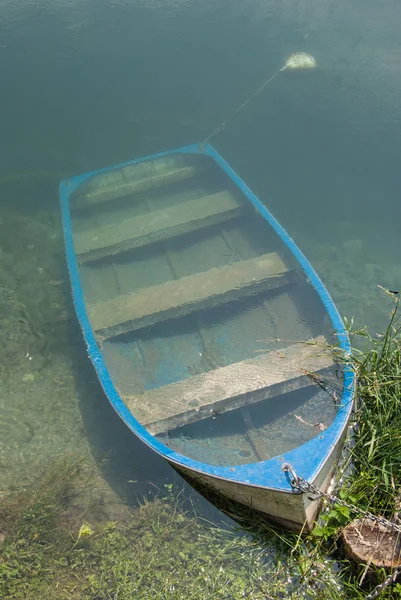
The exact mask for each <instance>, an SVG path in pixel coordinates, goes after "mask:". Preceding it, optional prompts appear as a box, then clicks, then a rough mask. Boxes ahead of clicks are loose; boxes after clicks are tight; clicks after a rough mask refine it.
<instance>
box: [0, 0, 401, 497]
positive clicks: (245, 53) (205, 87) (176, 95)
mask: <svg viewBox="0 0 401 600" xmlns="http://www.w3.org/2000/svg"><path fill="white" fill-rule="evenodd" d="M400 13H401V5H400V4H399V3H396V2H393V1H391V0H387V1H386V2H382V3H381V4H380V5H378V4H377V3H376V2H374V1H373V0H357V2H355V3H353V4H351V5H350V3H349V2H346V1H345V0H341V1H340V2H336V3H332V2H330V1H329V0H325V1H324V2H320V3H319V6H318V7H316V5H315V3H313V2H311V1H310V0H309V1H306V0H305V1H303V2H298V1H297V2H296V1H295V0H290V1H288V2H279V1H277V2H262V1H261V0H251V1H250V2H246V3H245V2H242V3H241V2H232V1H228V0H224V1H222V2H212V1H211V0H186V1H179V0H171V1H168V0H166V2H164V3H161V2H157V1H147V2H143V1H141V0H137V1H132V2H127V1H125V0H120V1H118V2H117V1H116V2H112V1H109V2H108V1H102V2H94V0H86V1H82V0H80V1H79V2H77V1H76V2H52V3H49V2H44V1H43V2H42V1H30V2H26V1H22V0H13V1H12V2H11V1H7V0H6V1H4V2H3V3H2V5H1V14H0V72H1V92H0V121H1V126H0V127H1V146H0V159H1V160H0V335H1V348H0V352H1V357H0V375H1V379H0V424H1V431H2V435H1V447H0V491H1V492H7V491H8V490H10V489H13V488H19V487H21V486H22V487H23V486H25V485H27V484H28V483H29V482H30V481H32V480H33V479H35V477H36V476H37V475H38V473H40V472H41V471H43V470H44V469H45V468H46V466H47V465H48V464H49V462H50V461H51V460H52V458H53V457H54V456H56V455H59V454H65V453H66V452H68V451H79V452H83V453H87V454H88V456H90V457H92V460H93V462H94V464H95V465H96V468H97V469H98V471H99V476H100V477H99V481H100V482H101V483H100V484H99V485H104V487H105V489H106V488H107V490H108V492H107V493H108V494H110V504H112V503H113V502H116V503H118V502H120V498H129V499H130V501H132V500H133V499H134V498H135V497H137V496H138V497H140V496H141V495H142V494H143V493H146V492H148V491H149V489H152V487H153V485H154V484H157V485H159V484H160V483H163V482H166V481H167V482H168V481H170V480H171V478H172V473H171V471H170V469H169V468H168V467H167V466H166V465H165V464H164V463H163V462H162V461H160V460H158V459H157V457H155V456H153V455H152V454H151V453H150V452H149V451H148V450H147V449H146V448H145V447H144V446H143V445H141V444H139V443H138V442H137V441H136V440H135V439H133V437H132V435H130V434H129V432H128V431H127V430H126V429H125V428H124V426H123V425H122V424H121V423H120V422H119V421H118V419H117V418H116V417H115V416H114V414H113V412H112V410H111V409H110V408H109V406H108V404H107V401H106V400H105V398H104V396H103V394H102V392H101V390H100V387H99V385H98V382H97V380H96V377H95V375H94V373H93V370H92V368H91V366H90V365H89V364H88V360H87V357H86V352H85V347H84V344H83V342H82V337H81V334H80V332H79V330H78V327H77V324H76V319H75V315H74V310H73V306H72V302H71V296H70V291H69V286H68V281H67V272H66V266H65V260H64V249H63V242H62V238H61V229H60V213H59V206H58V197H57V186H58V181H59V180H60V179H61V178H62V177H64V176H70V175H74V174H77V173H80V172H84V171H87V170H89V169H92V168H100V167H102V166H106V165H109V164H113V163H115V162H118V161H121V160H127V159H131V158H134V157H136V156H143V155H146V154H149V153H153V152H158V151H161V150H164V149H168V148H173V147H177V146H179V145H181V144H187V143H192V142H193V141H197V140H199V139H201V138H203V137H204V136H206V135H207V134H208V133H209V132H210V130H211V129H213V127H215V126H216V125H217V124H218V123H219V122H220V121H221V120H222V119H223V118H224V117H225V116H226V115H227V114H229V113H231V111H232V110H233V109H234V108H235V106H237V105H238V104H240V103H241V102H242V101H243V100H244V99H245V98H246V97H248V96H249V95H250V94H251V93H252V92H253V90H254V89H256V88H257V87H258V86H259V85H260V84H261V83H262V82H263V81H264V80H266V79H267V78H268V77H269V76H270V75H271V74H272V73H274V72H275V71H276V70H277V69H278V68H280V67H281V66H282V65H283V63H284V61H285V58H286V57H287V56H288V55H289V54H290V53H292V52H294V51H300V50H301V51H307V52H310V53H311V54H313V55H314V56H315V58H316V60H317V63H318V69H317V70H316V71H314V72H311V73H294V74H288V77H287V74H285V77H284V76H283V77H282V78H281V77H280V78H279V79H277V80H275V81H274V82H273V83H272V84H271V85H270V86H269V87H268V88H266V90H265V92H264V93H263V94H262V95H260V96H259V97H258V98H257V99H256V100H255V102H254V103H253V104H251V105H250V106H249V107H248V108H247V110H246V111H245V112H244V113H242V114H240V115H239V116H238V117H237V118H236V119H235V120H234V121H233V122H232V123H231V124H230V125H229V126H228V127H227V128H226V130H225V131H224V132H223V133H222V134H220V135H219V136H218V137H216V139H215V140H214V143H215V145H216V147H217V149H218V150H219V151H220V152H221V153H222V154H223V156H224V157H225V158H226V159H227V160H228V161H229V162H230V164H231V165H232V166H233V167H234V168H235V169H236V170H237V171H238V173H239V174H240V175H241V176H242V177H243V178H244V179H245V180H246V181H247V182H248V184H249V185H250V186H251V188H252V189H253V190H254V191H255V192H256V193H257V194H258V195H259V197H260V198H261V200H262V201H264V202H265V203H266V204H267V205H268V206H269V208H271V210H272V211H273V213H274V214H275V216H276V217H277V218H278V219H279V220H280V221H281V222H282V224H283V225H284V226H285V227H286V228H287V229H288V231H289V232H290V234H291V235H292V236H293V237H294V238H295V240H296V242H297V243H298V245H299V246H300V247H301V248H302V249H303V251H304V252H305V254H306V255H307V256H308V258H309V259H310V260H311V262H312V263H313V265H314V266H315V268H316V270H317V271H318V272H319V274H320V275H321V277H322V279H323V280H324V282H325V283H326V285H327V287H328V289H329V291H330V293H331V294H332V296H333V298H334V300H335V302H336V303H337V305H338V308H339V310H340V312H341V314H343V315H347V316H349V317H350V316H352V315H354V314H355V315H356V316H357V321H358V323H360V324H364V323H367V324H368V325H370V326H371V327H372V329H373V331H375V330H376V328H377V330H378V331H380V328H381V326H382V324H383V323H384V322H385V319H386V315H387V312H388V310H389V306H390V305H389V302H388V301H387V300H386V298H385V297H383V295H382V294H381V293H380V291H379V290H378V288H377V284H380V285H383V286H385V287H389V288H390V289H394V290H398V289H399V287H400V281H401V265H400V261H399V220H400V216H401V215H400V212H401V204H400V202H399V189H400V186H399V183H400V175H399V156H400V151H401V101H400V96H399V90H398V87H399V80H400V75H401V73H400V70H401V66H400V62H399V60H398V57H399V52H400V48H401V42H400V38H399V22H400V17H401V14H400ZM134 480H135V481H137V483H135V484H133V483H129V481H134ZM149 482H151V484H149Z"/></svg>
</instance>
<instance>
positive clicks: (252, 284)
mask: <svg viewBox="0 0 401 600" xmlns="http://www.w3.org/2000/svg"><path fill="white" fill-rule="evenodd" d="M291 275H292V273H291V272H290V271H288V269H287V267H286V265H285V264H284V262H283V261H282V259H281V258H280V257H279V256H278V254H276V253H275V252H273V253H271V254H265V255H263V256H258V257H256V258H252V259H250V260H243V261H238V262H235V263H233V264H231V265H229V266H224V267H218V268H214V269H210V270H209V271H206V272H202V273H196V274H194V275H188V276H186V277H181V278H180V279H176V280H174V281H168V282H167V283H163V284H161V285H155V286H153V287H150V288H145V289H142V290H139V291H138V292H134V293H132V294H125V295H122V296H119V297H117V298H113V299H112V300H105V301H103V302H97V303H95V304H92V305H91V304H89V305H88V306H87V311H88V316H89V320H90V322H91V324H92V327H93V328H94V329H95V331H96V334H97V335H98V337H99V338H101V339H105V338H108V337H112V336H115V335H119V334H122V333H127V332H129V331H135V330H136V329H140V328H141V327H146V326H149V325H154V324H155V323H159V322H161V321H166V320H167V319H170V318H177V317H181V316H184V315H187V314H190V313H192V312H194V311H198V310H202V309H206V308H212V307H213V306H217V305H219V304H222V303H223V302H229V301H231V300H236V299H238V298H242V297H245V296H247V295H250V294H254V293H255V292H258V291H262V290H266V289H274V288H277V287H280V286H282V285H285V284H286V283H289V282H290V281H291Z"/></svg>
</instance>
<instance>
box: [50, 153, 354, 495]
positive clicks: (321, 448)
mask: <svg viewBox="0 0 401 600" xmlns="http://www.w3.org/2000/svg"><path fill="white" fill-rule="evenodd" d="M177 153H181V154H204V155H206V156H210V157H211V158H212V159H213V160H214V161H215V162H216V163H217V164H218V165H219V167H220V168H221V169H222V170H223V171H224V172H225V173H226V174H227V175H228V176H229V177H230V178H231V180H232V181H233V182H234V183H235V184H236V185H237V186H238V187H239V188H240V190H241V191H242V192H243V193H244V194H245V196H246V197H247V199H248V200H249V201H250V202H251V203H252V204H253V206H254V207H255V209H256V210H257V211H258V212H259V213H260V214H261V215H262V217H263V218H264V219H265V220H266V221H267V222H268V223H269V224H270V225H271V227H272V228H273V229H274V230H275V232H276V233H277V234H278V235H279V237H280V238H281V240H282V241H283V242H284V244H285V245H286V246H287V247H288V248H289V250H290V251H291V253H292V254H293V256H294V257H295V259H296V260H297V262H298V263H299V264H300V265H301V267H302V268H303V270H304V272H305V274H306V277H307V278H308V279H309V281H310V283H311V284H312V286H313V287H314V288H315V290H316V291H317V293H318V294H319V296H320V298H321V300H322V302H323V304H324V306H325V308H326V310H327V313H328V314H329V317H330V319H331V322H332V324H333V327H334V330H335V331H336V334H337V337H338V340H339V345H340V347H341V349H342V350H343V351H344V352H345V353H346V354H349V353H350V351H351V347H350V342H349V337H348V333H347V331H346V329H345V327H344V323H343V321H342V319H341V317H340V314H339V313H338V311H337V308H336V307H335V305H334V303H333V300H332V299H331V297H330V295H329V293H328V291H327V290H326V288H325V287H324V285H323V283H322V281H321V280H320V278H319V276H318V275H317V273H316V272H315V270H314V269H313V267H312V265H311V264H310V262H309V261H308V260H307V258H306V257H305V256H304V255H303V253H302V252H301V250H300V249H299V248H298V247H297V245H296V244H295V242H294V241H293V240H292V238H291V237H290V236H289V235H288V233H287V232H286V231H285V229H284V228H283V227H282V226H281V225H280V223H279V222H278V221H277V220H276V219H275V218H274V217H273V215H272V214H271V212H270V211H269V210H268V209H267V208H266V207H265V206H264V205H263V204H262V203H261V202H260V200H259V199H258V198H257V197H256V196H255V194H254V193H253V192H252V191H251V190H250V189H249V187H248V186H247V185H246V184H245V183H244V181H242V179H241V178H240V177H239V176H238V175H237V174H236V173H235V171H234V170H233V169H232V168H231V167H230V166H229V164H228V163H227V162H226V161H225V160H224V159H223V158H222V157H221V156H220V154H219V153H218V152H217V151H216V150H215V149H214V148H213V146H211V145H210V144H207V145H205V146H201V145H200V144H192V145H190V146H184V147H181V148H177V149H175V150H167V151H166V152H160V153H158V154H153V155H151V156H146V157H142V158H138V159H134V160H130V161H127V162H124V163H120V164H117V165H114V166H112V167H106V168H103V169H99V170H97V171H91V172H88V173H85V174H82V175H78V176H76V177H72V178H70V179H68V180H66V181H62V182H61V184H60V201H61V210H62V221H63V230H64V238H65V247H66V257H67V264H68V270H69V276H70V281H71V287H72V292H73V300H74V305H75V311H76V314H77V317H78V320H79V323H80V325H81V329H82V332H83V335H84V339H85V342H86V345H87V349H88V354H89V357H90V359H91V361H92V363H93V365H94V367H95V369H96V373H97V375H98V377H99V380H100V383H101V385H102V387H103V390H104V392H105V394H106V396H107V397H108V399H109V401H110V403H111V405H112V407H113V408H114V410H115V411H116V412H117V414H118V415H119V416H120V417H121V419H122V420H123V421H124V422H125V423H126V425H127V426H128V427H129V428H130V429H131V430H132V431H133V432H134V433H135V434H136V435H137V436H138V437H139V438H140V439H141V440H142V441H143V442H144V443H145V444H147V445H148V446H149V447H150V448H152V449H153V450H154V451H156V452H157V453H158V454H160V455H161V456H163V457H164V458H165V459H166V460H168V461H170V462H172V463H174V464H176V465H177V466H180V465H182V466H183V467H186V468H187V469H190V470H192V471H196V472H200V473H204V474H205V475H210V476H212V477H217V478H221V479H226V480H230V481H233V482H238V483H239V484H240V483H242V484H247V485H249V486H256V487H262V488H265V489H272V490H277V491H281V492H287V493H297V492H294V490H293V488H292V487H291V485H290V478H289V477H288V474H285V473H283V471H282V470H281V467H282V465H283V463H284V462H288V463H290V464H291V466H292V467H293V469H294V470H295V471H296V473H297V474H298V475H300V476H302V477H304V478H305V479H307V480H308V481H313V480H314V479H315V477H316V476H317V474H318V473H319V471H320V470H321V469H322V468H323V466H324V464H325V462H326V460H327V459H328V458H329V456H330V455H331V452H332V451H333V449H334V448H335V447H336V445H337V443H338V441H339V439H340V437H341V434H342V433H343V431H344V428H345V427H346V426H347V423H348V419H349V416H350V414H351V412H352V406H353V397H354V389H355V375H354V372H353V370H352V368H351V367H350V366H349V365H345V366H344V389H343V394H342V398H341V403H340V407H339V410H338V413H337V415H336V418H335V420H334V421H333V423H332V424H331V425H330V427H328V429H326V430H325V431H324V432H322V433H321V434H320V435H317V436H316V437H315V438H313V439H312V440H310V441H308V442H306V443H305V444H303V445H301V446H298V447H297V448H295V449H293V450H291V451H290V452H287V453H285V454H282V455H279V456H276V457H274V458H271V459H269V460H265V461H262V462H257V463H251V464H246V465H232V466H231V467H218V466H213V465H209V464H206V463H202V462H200V461H196V460H193V459H191V458H188V457H186V456H184V455H182V454H180V453H178V452H175V451H174V450H171V449H170V448H168V447H167V446H165V445H164V444H162V443H161V442H159V441H158V440H157V439H156V438H155V437H154V436H152V435H151V434H150V433H149V432H148V431H147V430H146V429H145V427H143V426H142V425H141V424H140V423H139V421H137V420H136V419H135V417H134V416H133V415H132V413H131V412H130V411H129V410H128V408H127V407H126V406H125V404H124V402H123V401H122V400H121V398H120V396H119V394H118V392H117V390H116V389H115V387H114V385H113V382H112V380H111V377H110V375H109V373H108V371H107V368H106V365H105V363H104V361H103V357H102V354H101V352H100V351H99V349H98V346H97V343H96V339H95V336H94V333H93V330H92V327H91V325H90V322H89V319H88V316H87V313H86V309H85V300H84V296H83V291H82V287H81V283H80V279H79V272H78V263H77V259H76V255H75V250H74V244H73V238H72V229H71V216H70V209H69V200H70V196H71V194H72V193H73V192H74V191H75V190H76V189H77V188H78V187H79V186H81V185H82V184H83V183H84V182H85V181H87V180H88V179H90V178H91V177H93V176H94V175H97V174H99V173H106V172H108V171H112V170H114V169H119V168H121V167H125V166H128V165H134V164H139V163H141V162H144V161H147V160H152V159H155V158H159V157H162V156H166V155H168V154H177Z"/></svg>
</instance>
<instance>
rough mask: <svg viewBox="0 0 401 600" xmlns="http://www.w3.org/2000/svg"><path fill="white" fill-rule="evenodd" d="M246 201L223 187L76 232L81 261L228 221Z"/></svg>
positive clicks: (75, 238)
mask: <svg viewBox="0 0 401 600" xmlns="http://www.w3.org/2000/svg"><path fill="white" fill-rule="evenodd" d="M243 207H244V205H243V204H242V203H241V201H240V200H239V199H238V198H236V197H235V196H234V195H233V194H232V193H231V192H228V191H224V192H220V193H216V194H211V195H209V196H205V197H203V198H196V199H195V200H190V201H188V202H186V203H185V204H178V205H176V206H170V207H168V208H166V209H161V210H156V211H154V212H151V213H148V214H145V215H141V216H136V217H130V218H125V219H124V220H122V221H121V222H119V223H108V224H106V225H102V226H99V227H93V228H91V229H86V230H83V231H77V232H76V233H75V234H74V246H75V251H76V253H77V255H78V260H79V262H80V263H81V264H82V263H85V262H88V261H91V260H97V259H99V258H104V257H105V256H111V255H114V254H118V253H120V252H123V251H125V250H129V249H133V248H139V247H142V246H146V245H148V244H151V243H154V242H159V241H162V240H166V239H168V238H170V237H175V236H177V235H182V234H184V233H189V232H191V231H195V230H197V229H202V228H204V227H209V226H210V225H214V224H216V223H220V222H222V221H227V220H229V219H232V218H234V217H237V216H238V215H239V214H240V211H241V208H243Z"/></svg>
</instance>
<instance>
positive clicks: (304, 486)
mask: <svg viewBox="0 0 401 600" xmlns="http://www.w3.org/2000/svg"><path fill="white" fill-rule="evenodd" d="M282 471H286V472H289V473H291V475H292V477H293V479H292V480H291V486H292V487H293V488H294V489H296V490H299V491H300V492H311V493H312V494H316V495H317V496H319V497H320V498H324V499H325V500H327V501H328V502H330V503H331V504H338V505H340V506H345V507H346V508H349V509H350V510H352V511H353V512H356V513H359V514H360V515H362V516H364V517H367V518H368V519H370V520H371V521H375V522H376V523H380V525H384V526H385V527H388V528H389V529H392V530H393V531H397V532H398V533H401V525H397V524H396V523H392V522H391V521H388V520H387V519H385V518H384V517H379V516H377V515H374V514H373V513H371V512H369V511H368V510H365V509H363V508H360V507H359V506H355V504H351V503H349V502H346V501H345V500H342V499H341V498H339V497H338V496H333V495H331V494H326V493H325V492H322V490H320V489H319V488H318V487H316V486H315V485H313V483H309V481H307V480H306V479H304V478H303V477H299V476H298V475H296V473H295V471H294V469H293V468H292V467H291V465H289V464H284V465H283V466H282Z"/></svg>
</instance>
